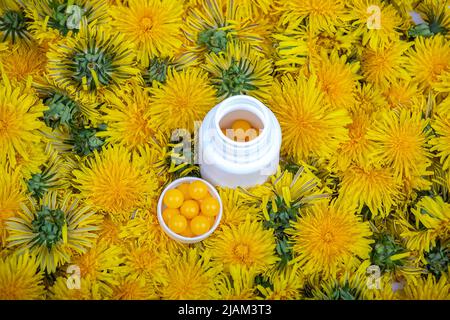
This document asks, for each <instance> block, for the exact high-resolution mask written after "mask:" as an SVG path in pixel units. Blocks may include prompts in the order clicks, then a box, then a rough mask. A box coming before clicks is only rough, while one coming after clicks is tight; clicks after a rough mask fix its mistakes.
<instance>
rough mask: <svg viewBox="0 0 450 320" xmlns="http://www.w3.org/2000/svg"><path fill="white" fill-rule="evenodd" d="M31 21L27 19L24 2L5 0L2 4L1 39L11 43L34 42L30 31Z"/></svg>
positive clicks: (0, 7)
mask: <svg viewBox="0 0 450 320" xmlns="http://www.w3.org/2000/svg"><path fill="white" fill-rule="evenodd" d="M29 23H30V19H28V18H27V17H26V14H25V11H24V6H23V4H22V1H19V0H5V1H2V3H0V39H1V41H2V42H3V41H6V40H8V41H9V42H11V43H13V44H14V43H26V44H29V43H30V42H31V41H32V36H31V34H30V33H29V31H28V26H29Z"/></svg>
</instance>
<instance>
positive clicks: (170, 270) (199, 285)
mask: <svg viewBox="0 0 450 320" xmlns="http://www.w3.org/2000/svg"><path fill="white" fill-rule="evenodd" d="M220 271H221V268H220V267H218V266H216V265H214V264H213V263H212V262H211V260H210V258H209V256H208V254H206V253H205V252H204V253H203V255H200V252H199V251H198V250H197V249H185V250H182V251H181V252H176V253H175V252H174V253H172V254H171V257H170V260H169V262H168V265H167V274H168V281H167V285H166V286H164V287H163V288H162V298H163V299H169V300H205V299H212V298H213V297H215V288H214V283H215V281H216V277H217V275H218V274H219V272H220Z"/></svg>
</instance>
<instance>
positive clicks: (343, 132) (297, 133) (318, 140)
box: [269, 76, 351, 161]
mask: <svg viewBox="0 0 450 320" xmlns="http://www.w3.org/2000/svg"><path fill="white" fill-rule="evenodd" d="M317 86H318V84H317V81H316V78H315V77H311V78H310V79H308V80H306V79H305V78H303V77H298V78H297V79H294V78H293V77H291V76H286V77H283V78H282V80H281V81H280V82H275V83H274V85H273V87H272V95H271V99H270V101H269V105H270V107H271V109H272V111H273V112H274V113H275V115H276V116H277V118H278V119H279V122H280V126H281V130H282V133H283V143H282V146H281V148H282V151H283V152H284V153H285V154H288V155H290V156H292V157H294V159H296V160H297V161H300V160H306V159H307V158H308V157H311V156H315V157H320V158H322V157H323V158H326V157H329V156H330V155H331V154H333V152H335V151H336V150H337V149H338V147H339V145H340V144H341V143H343V142H345V141H347V140H348V139H349V138H348V129H347V128H346V126H347V125H348V124H350V123H351V119H350V117H349V115H348V113H347V111H346V110H345V109H333V108H331V107H330V106H329V105H328V104H327V103H326V102H325V101H324V97H323V94H322V93H321V92H320V91H319V89H318V87H317Z"/></svg>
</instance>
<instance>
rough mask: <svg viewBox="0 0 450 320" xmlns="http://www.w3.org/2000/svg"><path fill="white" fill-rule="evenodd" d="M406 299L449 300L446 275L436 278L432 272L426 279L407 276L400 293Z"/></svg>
mask: <svg viewBox="0 0 450 320" xmlns="http://www.w3.org/2000/svg"><path fill="white" fill-rule="evenodd" d="M401 298H402V299H406V300H450V282H449V281H448V277H447V276H446V275H443V276H441V278H440V279H439V280H437V279H436V278H435V277H434V276H433V275H432V274H429V275H428V276H427V277H426V279H425V278H424V277H419V278H416V279H411V278H409V279H408V281H407V284H406V286H405V288H404V290H403V293H402V295H401Z"/></svg>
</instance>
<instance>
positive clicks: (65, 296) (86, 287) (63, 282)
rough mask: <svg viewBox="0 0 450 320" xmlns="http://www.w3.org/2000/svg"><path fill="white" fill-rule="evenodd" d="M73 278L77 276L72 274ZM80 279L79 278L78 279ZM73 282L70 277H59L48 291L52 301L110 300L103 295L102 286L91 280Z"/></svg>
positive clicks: (80, 279)
mask: <svg viewBox="0 0 450 320" xmlns="http://www.w3.org/2000/svg"><path fill="white" fill-rule="evenodd" d="M71 276H72V277H74V276H77V275H76V274H72V275H71ZM77 279H78V278H77ZM77 281H78V280H75V281H72V279H70V278H69V277H58V278H57V279H56V281H55V283H54V284H53V286H51V287H50V288H49V289H48V290H49V299H51V300H101V299H105V298H109V297H108V296H106V295H102V294H101V290H100V285H99V283H97V282H96V281H93V280H91V279H89V278H83V277H80V278H79V282H77Z"/></svg>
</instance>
